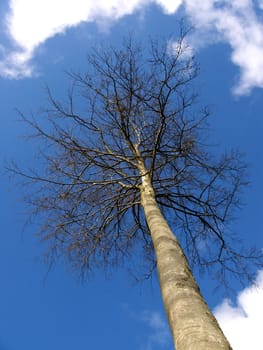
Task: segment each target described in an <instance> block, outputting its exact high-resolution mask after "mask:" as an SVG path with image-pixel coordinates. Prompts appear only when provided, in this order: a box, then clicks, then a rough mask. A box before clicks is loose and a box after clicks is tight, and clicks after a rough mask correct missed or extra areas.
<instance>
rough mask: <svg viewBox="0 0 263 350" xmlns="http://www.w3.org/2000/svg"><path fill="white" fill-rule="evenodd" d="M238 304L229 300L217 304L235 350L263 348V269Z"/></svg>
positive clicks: (223, 326)
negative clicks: (233, 303)
mask: <svg viewBox="0 0 263 350" xmlns="http://www.w3.org/2000/svg"><path fill="white" fill-rule="evenodd" d="M236 301H237V303H236V305H232V304H231V302H230V301H229V300H227V299H226V300H224V301H223V303H222V304H221V305H219V306H217V307H216V308H215V310H214V313H215V316H216V318H217V320H218V322H219V324H220V325H221V327H222V329H223V331H224V333H225V335H226V337H227V338H228V339H229V341H230V343H231V345H232V347H233V350H247V349H253V350H262V349H263V340H262V325H263V312H262V311H263V270H262V271H260V272H259V273H258V277H257V280H256V283H255V285H252V286H250V287H248V288H245V289H244V290H242V291H241V292H240V293H239V294H238V296H237V300H236Z"/></svg>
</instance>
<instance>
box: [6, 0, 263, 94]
mask: <svg viewBox="0 0 263 350" xmlns="http://www.w3.org/2000/svg"><path fill="white" fill-rule="evenodd" d="M154 3H155V4H156V5H158V6H159V7H160V9H161V10H162V11H163V12H164V13H166V14H170V15H171V14H173V13H175V12H176V11H177V10H178V9H179V8H180V7H181V6H184V9H185V13H186V15H187V16H188V18H189V20H190V21H191V22H192V23H193V25H194V26H195V28H196V32H195V35H194V36H193V37H192V42H191V45H192V46H194V47H195V48H201V47H202V46H205V45H208V44H213V43H214V42H218V41H221V42H226V43H228V44H229V45H230V47H231V50H232V53H231V60H232V62H233V63H234V64H235V65H236V66H238V67H239V69H240V75H239V80H238V82H237V84H236V86H235V87H234V89H233V91H234V93H235V94H238V95H242V94H247V93H249V92H250V91H251V89H253V88H254V87H260V88H262V87H263V23H262V20H261V18H262V10H263V0H254V1H253V0H231V1H229V0H199V1H196V0H129V1H127V0H86V1H83V0H67V1H64V0H37V1H36V0H27V1H24V0H9V13H8V14H7V16H6V18H5V28H6V33H7V35H8V37H9V39H10V41H11V43H12V47H11V48H10V49H9V50H7V49H5V53H4V54H3V50H0V54H1V57H3V58H2V59H1V58H0V75H2V76H7V77H10V78H15V77H17V78H20V77H23V76H31V75H32V74H33V72H34V67H33V65H32V61H33V58H34V55H35V52H36V49H37V48H38V47H39V46H40V45H41V44H43V43H44V42H45V41H46V40H47V39H48V38H51V37H53V36H54V35H56V34H59V33H64V32H65V31H66V30H67V29H68V28H70V27H73V26H77V25H79V24H80V23H82V22H100V21H101V20H105V21H108V22H113V21H116V20H118V19H120V18H121V17H123V16H125V15H129V14H132V13H134V12H135V11H139V10H142V9H143V8H145V6H148V5H150V4H154ZM171 30H172V28H171Z"/></svg>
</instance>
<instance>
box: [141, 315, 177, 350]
mask: <svg viewBox="0 0 263 350" xmlns="http://www.w3.org/2000/svg"><path fill="white" fill-rule="evenodd" d="M141 320H142V321H143V322H144V323H145V324H146V325H147V326H148V328H149V332H148V336H147V337H146V340H145V344H143V345H142V346H141V350H154V349H156V348H158V349H166V348H167V347H168V345H169V344H170V342H171V335H170V331H169V329H168V327H167V322H166V321H165V320H164V318H163V317H162V315H161V314H160V313H159V312H156V311H144V312H143V314H142V315H141Z"/></svg>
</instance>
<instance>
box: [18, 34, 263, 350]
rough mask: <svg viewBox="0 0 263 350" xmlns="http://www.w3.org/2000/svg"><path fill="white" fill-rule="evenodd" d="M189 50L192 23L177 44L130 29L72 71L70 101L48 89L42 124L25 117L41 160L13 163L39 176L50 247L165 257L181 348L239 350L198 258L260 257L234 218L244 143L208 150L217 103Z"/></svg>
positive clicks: (237, 264) (230, 264) (82, 253)
mask: <svg viewBox="0 0 263 350" xmlns="http://www.w3.org/2000/svg"><path fill="white" fill-rule="evenodd" d="M185 50H186V46H185V42H184V34H183V33H182V35H181V36H180V37H179V39H178V41H177V44H176V45H174V46H173V48H172V47H171V46H169V45H167V43H165V42H164V43H161V44H160V42H151V44H150V45H149V50H146V49H143V48H142V47H141V45H140V44H138V43H134V41H133V40H132V39H131V38H129V39H126V40H125V41H124V43H123V45H122V46H121V47H120V48H117V49H116V48H112V47H110V48H107V49H105V48H101V49H97V50H94V51H93V53H92V54H91V55H90V56H89V60H88V63H89V65H88V73H87V74H86V75H82V74H76V73H72V74H70V75H71V78H72V79H73V87H74V88H73V89H72V91H71V92H70V93H69V96H68V99H67V102H66V103H62V102H59V101H57V100H56V99H54V98H53V97H52V95H51V94H49V100H50V105H49V108H48V109H46V110H45V111H44V115H45V116H46V117H47V118H45V119H44V123H43V124H42V123H41V122H40V121H39V120H37V119H36V118H35V119H28V118H26V120H27V122H28V123H29V124H30V125H31V126H32V127H33V129H34V130H35V132H36V133H35V136H37V137H39V138H42V139H43V140H44V142H45V143H44V147H43V150H42V153H41V156H42V160H43V163H41V164H44V166H43V168H44V170H43V171H40V172H37V171H32V172H30V173H26V174H25V173H23V172H22V171H21V170H19V169H15V168H13V171H15V172H18V173H20V174H21V173H23V174H24V175H25V176H26V177H27V179H29V180H30V186H32V185H33V184H35V185H36V188H34V190H33V193H32V194H30V196H29V198H30V204H31V205H32V206H33V208H34V210H35V214H37V215H38V218H39V220H40V221H41V222H42V223H43V225H42V229H41V233H42V235H43V238H44V239H45V240H48V242H49V246H50V252H51V254H52V256H54V253H55V254H59V255H60V254H61V255H63V256H65V255H66V256H67V258H68V259H69V261H70V263H71V264H72V265H73V266H74V267H75V268H80V269H81V270H82V271H89V270H90V269H93V268H97V267H107V266H119V265H120V264H122V263H123V262H124V261H125V259H128V260H130V258H131V257H133V256H135V260H137V259H138V254H139V253H140V252H141V253H142V254H143V257H144V259H145V261H148V262H149V263H150V265H149V269H150V271H151V270H152V269H153V268H154V267H155V265H156V264H157V269H158V274H159V280H160V288H161V292H162V297H163V302H164V306H165V310H166V314H167V317H168V321H169V325H170V328H171V332H172V334H173V337H174V343H175V346H176V349H177V350H193V349H194V350H205V349H209V350H211V349H213V350H217V349H218V350H219V349H220V350H222V349H231V347H230V345H229V343H228V341H227V340H226V338H225V337H224V335H223V333H222V331H221V329H220V328H219V326H218V323H217V321H216V320H215V318H214V316H213V315H212V313H211V312H210V310H209V309H208V306H207V305H206V303H205V301H204V299H203V297H202V295H201V293H200V291H199V288H198V286H197V284H196V282H195V279H194V277H193V274H192V272H191V269H192V268H193V267H194V266H196V265H197V266H199V267H206V268H208V269H212V271H213V272H214V273H215V274H217V277H218V278H219V277H220V278H223V279H224V277H225V276H226V274H227V273H228V272H230V273H231V274H234V275H236V276H241V278H243V277H242V276H243V275H244V274H245V275H249V272H250V271H249V266H250V265H249V264H250V262H251V260H253V259H254V262H255V263H258V264H262V256H261V255H260V254H257V253H256V252H249V253H244V252H242V251H241V250H238V251H235V249H234V246H236V245H233V242H232V239H234V240H235V237H232V236H231V231H230V229H229V227H228V222H229V220H230V219H231V217H232V215H233V214H234V212H233V210H235V209H236V208H237V207H238V206H239V193H240V189H242V187H243V186H244V185H245V184H246V183H245V181H244V170H245V166H244V164H243V163H242V160H241V158H240V156H239V154H238V153H236V152H230V153H229V154H224V155H223V156H221V157H220V158H218V159H216V158H217V157H216V156H215V154H212V155H210V154H209V152H208V151H207V150H208V148H207V147H205V145H204V144H205V142H204V141H205V137H206V134H205V133H206V120H207V118H208V115H209V113H208V111H207V110H206V109H203V110H201V111H200V108H199V107H198V104H197V103H196V94H195V90H194V84H193V81H194V78H195V77H196V75H197V73H198V69H197V67H196V65H195V62H194V60H193V58H192V57H190V56H189V55H187V51H185ZM47 121H48V122H49V123H47ZM41 167H42V166H41ZM170 227H172V228H173V232H172V230H171V228H170ZM175 234H176V235H175ZM178 239H179V240H180V244H179V241H178ZM182 247H183V249H182ZM186 256H187V258H186ZM188 261H189V263H188ZM189 264H190V265H189ZM190 266H191V268H190Z"/></svg>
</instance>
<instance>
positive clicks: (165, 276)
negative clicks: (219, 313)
mask: <svg viewBox="0 0 263 350" xmlns="http://www.w3.org/2000/svg"><path fill="white" fill-rule="evenodd" d="M141 201H142V206H143V208H144V212H145V216H146V220H147V224H148V226H149V229H150V233H151V236H152V241H153V245H154V249H155V254H156V259H157V267H158V274H159V281H160V288H161V293H162V298H163V302H164V306H165V310H166V314H167V317H168V322H169V325H170V328H171V332H172V335H173V339H174V344H175V347H176V350H223V349H224V350H226V349H227V350H229V349H231V347H230V345H229V343H228V341H227V339H226V338H225V336H224V334H223V332H222V331H221V329H220V327H219V325H218V323H217V321H216V319H215V317H214V316H213V314H212V313H211V311H210V310H209V308H208V306H207V304H206V302H205V301H204V299H203V297H202V295H201V293H200V290H199V288H198V286H197V283H196V281H195V279H194V277H193V275H192V272H191V270H190V268H189V265H188V262H187V259H186V257H185V255H184V253H183V250H182V248H181V246H180V244H179V242H178V241H177V239H176V237H175V236H174V234H173V233H172V231H171V229H170V228H169V226H168V223H167V221H166V220H165V218H164V217H163V215H162V213H161V211H160V209H159V208H158V205H157V202H156V200H155V195H154V190H153V188H152V185H151V181H150V177H149V175H143V176H142V186H141Z"/></svg>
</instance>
